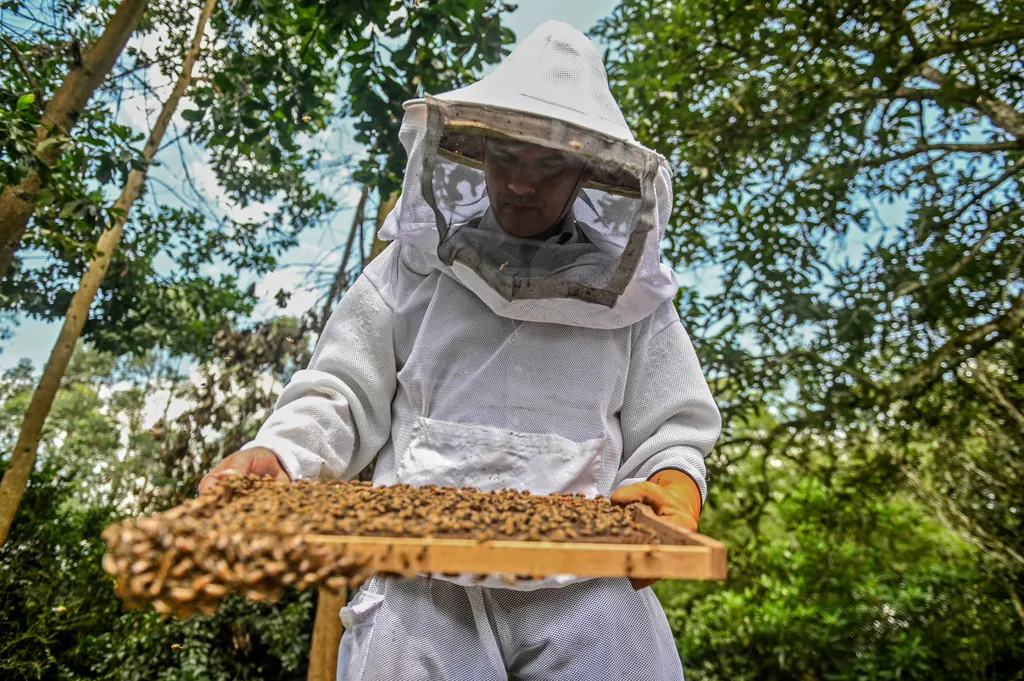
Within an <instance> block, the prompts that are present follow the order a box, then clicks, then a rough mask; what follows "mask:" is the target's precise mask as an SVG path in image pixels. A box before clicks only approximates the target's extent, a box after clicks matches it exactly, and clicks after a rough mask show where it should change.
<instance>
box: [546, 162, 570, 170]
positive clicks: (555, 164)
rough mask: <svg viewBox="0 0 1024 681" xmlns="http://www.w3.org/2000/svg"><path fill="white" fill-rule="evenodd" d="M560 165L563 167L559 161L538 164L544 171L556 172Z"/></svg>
mask: <svg viewBox="0 0 1024 681" xmlns="http://www.w3.org/2000/svg"><path fill="white" fill-rule="evenodd" d="M562 165H564V164H563V163H562V162H561V161H559V160H550V161H541V162H540V167H541V168H544V169H545V170H557V169H558V168H561V167H562Z"/></svg>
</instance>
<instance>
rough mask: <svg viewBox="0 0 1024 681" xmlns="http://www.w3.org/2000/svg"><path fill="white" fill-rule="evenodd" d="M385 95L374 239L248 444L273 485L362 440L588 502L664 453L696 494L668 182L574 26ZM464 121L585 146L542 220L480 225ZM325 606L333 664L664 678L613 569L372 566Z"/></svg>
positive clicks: (415, 469) (696, 388)
mask: <svg viewBox="0 0 1024 681" xmlns="http://www.w3.org/2000/svg"><path fill="white" fill-rule="evenodd" d="M405 109H406V115H405V120H404V123H403V126H402V131H401V138H402V142H403V144H404V145H405V147H406V149H407V151H408V152H409V163H408V168H407V171H406V176H405V181H404V186H403V192H402V198H401V200H400V201H399V203H398V205H397V206H396V207H395V209H394V210H393V211H392V213H391V214H390V215H389V216H388V218H387V221H386V223H385V225H384V227H383V229H382V231H381V237H382V238H384V239H386V240H391V241H392V242H393V243H392V244H391V245H390V246H389V247H388V248H387V249H386V250H385V251H384V252H383V253H382V254H381V255H380V256H379V257H378V258H377V259H376V260H375V261H374V262H373V263H371V264H370V265H369V266H368V267H367V268H366V271H365V272H364V273H363V276H361V277H360V278H359V279H358V281H357V282H356V283H355V284H354V285H353V287H352V289H351V290H350V291H349V292H348V293H347V294H346V295H345V296H344V298H343V299H342V301H341V302H340V304H339V305H338V307H337V309H336V310H335V312H334V314H333V315H332V317H331V319H330V321H329V322H328V323H327V326H326V328H325V329H324V332H323V335H322V336H321V338H320V341H319V343H318V344H317V347H316V351H315V352H314V355H313V358H312V360H311V362H310V365H309V367H308V368H307V369H305V370H303V371H299V372H297V373H296V374H295V376H294V377H293V378H292V380H291V381H290V382H289V384H288V385H287V386H286V388H285V389H284V391H283V393H282V395H281V397H280V400H279V402H278V404H277V408H276V411H275V412H274V414H273V415H272V416H271V417H270V419H269V420H268V421H267V423H266V424H265V425H264V426H263V428H262V429H261V430H260V432H259V434H258V436H257V437H256V439H255V440H254V441H253V442H252V443H250V445H247V446H253V447H254V446H261V447H266V448H268V449H270V450H272V451H273V452H275V453H276V454H277V456H278V458H279V459H280V461H281V463H282V465H283V466H284V468H285V470H286V471H287V472H288V474H289V475H290V476H291V477H292V479H298V478H315V477H323V478H331V479H334V478H345V479H348V478H352V477H354V476H355V475H357V474H358V472H359V471H360V470H362V469H363V468H365V467H366V466H367V464H369V463H370V462H371V461H372V460H373V459H374V458H375V457H376V459H377V465H376V468H375V472H374V483H375V484H378V485H387V484H392V483H396V482H403V483H409V484H414V485H419V484H428V483H436V484H442V485H445V484H447V485H455V486H463V485H472V486H474V487H477V488H479V489H483V490H488V489H496V488H503V487H507V488H519V489H526V490H529V491H531V492H533V493H537V494H547V493H551V492H583V493H585V494H588V495H597V494H603V495H609V494H610V493H611V492H612V491H613V490H615V489H617V488H619V487H621V486H623V485H626V484H629V483H632V482H637V481H643V480H647V479H648V478H649V477H650V476H651V475H652V474H654V473H657V472H658V471H662V470H665V469H676V470H678V471H682V472H684V473H686V474H687V475H689V476H690V477H691V478H692V479H693V480H694V481H695V482H696V484H697V486H698V488H699V490H700V493H701V497H702V498H703V497H704V496H705V495H706V484H705V467H704V457H705V455H706V454H707V452H708V451H709V450H710V449H711V447H712V446H713V445H714V443H715V441H716V440H717V438H718V435H719V431H720V419H719V414H718V410H717V409H716V407H715V404H714V401H713V399H712V397H711V394H710V391H709V390H708V386H707V383H706V381H705V380H704V378H703V376H702V374H701V370H700V366H699V365H698V362H697V358H696V355H695V353H694V350H693V347H692V346H691V344H690V341H689V338H688V337H687V334H686V332H685V331H684V329H683V327H682V325H681V324H680V321H679V318H678V314H677V312H676V310H675V307H674V305H673V302H672V299H673V296H674V294H675V293H676V290H677V283H676V279H675V276H674V274H673V273H672V271H671V269H670V268H668V267H667V266H665V265H663V264H662V263H661V261H660V241H661V239H662V237H663V236H664V232H665V227H666V224H667V222H668V218H669V212H670V207H671V189H670V175H669V171H668V168H667V165H666V163H665V161H664V159H663V158H661V157H660V156H659V155H657V154H655V153H654V152H652V151H650V150H648V149H646V148H644V147H642V146H641V145H639V144H637V143H636V141H635V140H634V138H633V136H632V134H631V133H630V131H629V128H628V127H627V125H626V123H625V120H624V119H623V117H622V114H621V112H620V111H619V109H618V107H617V105H616V103H615V101H614V99H613V97H612V95H611V92H610V91H609V88H608V83H607V76H606V74H605V71H604V68H603V66H602V64H601V60H600V57H599V55H598V53H597V51H596V49H595V48H594V46H593V45H592V43H591V42H590V41H589V40H588V39H587V38H586V37H585V36H584V35H583V34H581V33H579V32H578V31H576V30H575V29H572V28H571V27H569V26H567V25H565V24H561V23H556V22H548V23H546V24H544V25H543V26H541V27H540V28H539V29H538V30H537V31H536V32H534V33H533V34H532V35H531V36H529V37H528V38H527V39H526V40H524V41H523V43H522V44H521V45H520V46H519V48H517V49H516V50H515V51H514V52H513V53H512V54H511V55H510V56H509V57H508V58H507V59H506V61H505V62H504V63H503V64H502V65H501V66H500V67H499V68H498V69H496V70H495V71H494V72H493V73H492V74H491V75H490V76H488V77H486V78H484V79H483V80H481V81H480V82H478V83H475V84H473V85H470V86H469V87H466V88H464V89H461V90H456V91H453V92H449V93H445V94H443V95H439V96H437V97H427V98H426V99H424V100H415V101H412V102H407V103H406V106H405ZM481 138H502V139H505V140H513V141H517V142H526V143H531V144H534V145H540V146H542V147H547V148H551V149H555V150H558V151H561V152H563V153H565V154H572V155H574V157H577V158H580V159H583V160H584V161H585V162H586V165H587V167H588V168H589V169H590V172H588V175H587V181H586V184H585V185H584V186H583V189H582V191H581V192H580V193H579V194H578V198H577V199H576V201H575V204H574V205H572V209H571V210H570V211H568V213H567V215H566V217H565V219H564V221H563V222H562V223H561V227H560V228H558V229H557V230H556V231H558V234H557V236H556V237H554V238H551V239H547V240H537V239H524V238H519V237H515V236H512V235H511V234H508V233H506V232H505V231H504V230H503V229H502V227H501V226H500V225H499V224H498V223H497V221H496V219H495V217H494V214H493V211H492V210H490V206H489V198H488V191H487V188H486V186H485V179H484V172H483V170H482V169H481V159H480V153H481V148H482V146H481V143H480V140H481ZM342 619H343V621H344V623H345V626H346V633H345V636H344V638H343V640H342V650H341V655H340V662H339V678H342V679H505V678H506V675H507V676H508V677H510V678H515V679H520V680H525V679H534V678H536V679H545V680H546V681H547V680H551V679H563V678H564V679H591V678H593V679H645V680H646V679H681V678H682V668H681V665H680V662H679V657H678V654H677V653H676V651H675V646H674V643H673V640H672V635H671V632H670V631H669V628H668V624H667V622H666V620H665V616H664V613H663V612H662V610H661V607H660V605H659V604H658V602H657V599H656V598H655V596H654V595H653V593H652V592H651V590H650V589H642V590H640V591H634V590H633V589H632V588H631V587H630V585H629V583H628V581H626V580H612V579H590V580H580V579H578V578H574V577H572V576H570V575H563V576H554V577H550V578H547V579H545V580H539V581H534V582H527V583H520V584H518V585H516V586H515V587H510V586H509V585H507V584H505V583H504V582H503V581H501V580H500V579H497V578H496V576H491V577H489V578H488V581H486V582H484V583H483V584H480V583H478V582H474V581H472V580H471V579H470V578H469V576H462V577H452V578H444V577H441V576H436V577H422V578H417V579H409V580H395V579H380V578H374V579H373V580H371V581H370V582H368V583H367V584H366V585H365V586H364V587H363V588H362V589H361V590H360V591H359V592H358V594H357V595H356V596H355V597H354V598H353V601H352V602H351V603H350V604H349V605H348V606H347V607H346V608H345V609H344V610H343V611H342Z"/></svg>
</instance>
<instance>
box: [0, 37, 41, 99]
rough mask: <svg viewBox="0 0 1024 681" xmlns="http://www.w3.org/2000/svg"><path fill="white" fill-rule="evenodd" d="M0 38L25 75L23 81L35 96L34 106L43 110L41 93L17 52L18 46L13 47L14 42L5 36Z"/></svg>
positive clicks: (23, 59) (22, 58) (19, 53)
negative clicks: (24, 80)
mask: <svg viewBox="0 0 1024 681" xmlns="http://www.w3.org/2000/svg"><path fill="white" fill-rule="evenodd" d="M0 38H3V40H4V42H5V43H7V47H8V48H9V49H10V50H11V54H12V55H14V60H15V61H17V62H18V66H19V67H20V68H21V72H22V73H24V74H25V79H26V80H27V81H28V84H29V87H31V88H32V94H34V95H35V96H36V106H38V107H39V108H40V109H43V108H45V106H46V104H45V102H43V91H42V90H40V89H39V83H37V82H36V79H35V77H34V76H33V75H32V72H31V71H29V68H28V64H26V63H25V58H24V57H23V56H22V55H21V52H20V51H19V50H18V46H17V45H15V44H14V41H12V40H10V39H9V38H8V37H7V36H0Z"/></svg>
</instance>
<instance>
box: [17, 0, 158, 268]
mask: <svg viewBox="0 0 1024 681" xmlns="http://www.w3.org/2000/svg"><path fill="white" fill-rule="evenodd" d="M147 5H149V0H121V4H120V5H118V7H117V11H116V12H114V16H113V17H112V18H111V19H110V23H108V24H107V26H106V28H105V29H103V35H101V36H100V38H99V40H97V41H96V43H95V44H94V45H93V46H92V48H91V49H89V51H88V52H87V53H86V54H85V56H84V58H83V59H82V63H81V64H78V65H76V66H74V67H73V68H72V69H71V71H70V73H68V75H67V77H65V78H64V83H63V84H61V87H60V89H59V90H57V93H56V94H55V95H54V96H53V99H51V100H50V101H49V102H48V103H47V105H46V109H45V110H44V111H43V122H42V124H41V125H40V126H39V127H38V128H37V129H36V144H38V143H39V142H42V141H43V140H44V139H46V138H47V137H48V136H49V135H50V134H61V133H64V134H67V133H68V131H70V130H71V128H73V127H74V125H75V123H76V122H77V121H78V117H79V116H80V115H81V113H82V110H83V109H84V108H85V105H86V104H88V102H89V99H90V98H91V97H92V93H93V92H95V90H96V88H97V87H99V86H100V84H101V83H102V82H103V80H104V79H105V78H106V77H107V74H108V73H110V69H111V68H113V66H114V62H116V61H117V58H118V56H119V55H120V54H121V50H123V49H124V46H125V44H126V43H127V42H128V38H130V37H131V35H132V33H133V32H134V31H135V28H136V27H137V26H138V25H139V21H140V20H141V19H142V15H143V14H145V12H146V6H147ZM36 157H37V158H38V159H39V160H40V161H42V162H43V163H45V164H46V165H48V166H53V165H54V164H55V163H56V162H57V159H58V158H60V149H59V148H58V147H56V146H51V147H49V148H48V149H44V150H43V151H41V152H39V153H37V154H36ZM41 183H42V181H41V179H40V177H39V175H38V174H37V173H34V172H32V173H29V174H28V176H26V177H25V178H24V179H23V180H22V181H21V183H19V184H18V185H17V186H7V187H4V190H3V194H0V280H3V278H4V277H6V276H7V270H8V269H9V268H10V266H11V262H12V261H13V260H14V252H15V251H17V250H18V246H19V244H20V243H21V237H22V236H23V235H24V234H25V228H26V227H27V226H28V221H29V218H31V217H32V213H34V212H35V209H36V207H35V202H34V197H35V194H36V192H37V191H39V188H40V185H41Z"/></svg>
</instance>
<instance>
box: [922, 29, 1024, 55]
mask: <svg viewBox="0 0 1024 681" xmlns="http://www.w3.org/2000/svg"><path fill="white" fill-rule="evenodd" d="M1016 40H1024V26H1018V27H1014V28H1011V29H1009V30H1006V31H1001V32H997V33H991V34H988V35H979V36H977V37H975V38H968V39H967V40H947V41H942V42H940V43H937V44H935V45H933V46H932V47H930V48H928V49H926V50H925V51H924V59H925V61H928V60H930V59H934V58H936V57H941V56H943V55H946V54H953V53H954V52H964V51H966V50H977V49H981V48H985V47H992V46H994V45H1001V44H1003V43H1009V42H1014V41H1016Z"/></svg>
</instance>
